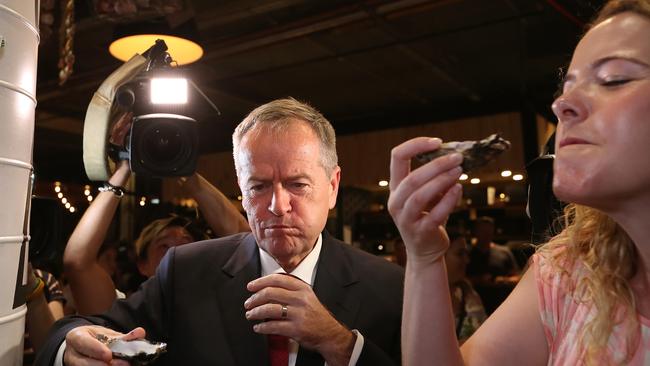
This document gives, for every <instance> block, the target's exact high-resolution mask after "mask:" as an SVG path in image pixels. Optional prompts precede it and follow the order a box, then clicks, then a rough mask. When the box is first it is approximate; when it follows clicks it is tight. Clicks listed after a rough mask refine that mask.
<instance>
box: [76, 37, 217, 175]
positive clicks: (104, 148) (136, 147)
mask: <svg viewBox="0 0 650 366" xmlns="http://www.w3.org/2000/svg"><path fill="white" fill-rule="evenodd" d="M172 62H173V60H172V59H171V57H170V55H169V53H167V45H166V44H165V42H164V41H162V40H157V41H156V42H155V44H154V45H153V46H152V47H151V48H149V49H148V50H147V51H146V52H144V53H143V54H142V55H135V56H134V57H133V58H132V59H130V60H129V61H127V62H126V63H124V65H122V66H121V67H120V68H119V69H117V70H116V71H115V72H113V73H112V74H111V75H110V76H109V77H108V78H107V79H106V80H105V81H104V82H103V83H102V85H101V86H100V88H99V89H98V90H97V92H95V95H94V96H93V100H92V101H91V103H90V105H89V106H88V111H87V113H86V119H85V123H84V166H85V168H86V173H87V175H88V177H89V178H90V179H91V180H107V179H108V177H109V176H110V174H111V166H112V163H111V162H109V161H108V159H107V157H110V158H111V159H112V160H113V161H118V160H124V159H126V160H129V163H130V168H131V171H132V172H134V173H135V174H138V175H144V176H153V177H169V176H188V175H191V174H192V173H194V171H195V170H196V163H197V159H198V147H199V136H198V122H197V121H196V120H195V118H194V117H193V114H192V107H194V105H193V103H192V100H191V98H192V95H194V94H191V93H190V88H189V87H190V86H192V87H193V88H194V90H196V91H197V92H198V93H199V94H200V95H201V96H202V97H203V98H205V99H206V100H207V101H208V103H210V105H211V106H212V107H213V108H214V109H216V106H214V104H212V102H210V100H209V99H208V98H207V97H206V96H205V95H204V94H203V93H201V91H200V90H199V89H198V88H197V87H196V85H194V84H193V83H192V82H191V80H188V79H187V78H185V77H183V74H182V72H181V71H179V69H178V68H177V67H172ZM216 110H217V112H218V109H216ZM125 115H127V116H132V118H125Z"/></svg>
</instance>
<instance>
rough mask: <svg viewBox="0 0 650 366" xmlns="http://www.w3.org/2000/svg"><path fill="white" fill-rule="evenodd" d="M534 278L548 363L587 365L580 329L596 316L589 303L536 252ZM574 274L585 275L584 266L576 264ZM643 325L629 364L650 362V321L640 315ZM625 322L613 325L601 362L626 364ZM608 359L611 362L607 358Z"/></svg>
mask: <svg viewBox="0 0 650 366" xmlns="http://www.w3.org/2000/svg"><path fill="white" fill-rule="evenodd" d="M533 261H534V263H535V264H536V266H535V281H536V283H537V289H538V295H539V312H540V317H541V320H542V325H543V327H544V333H545V334H546V340H547V342H548V347H549V358H548V365H584V364H585V349H584V348H583V347H581V346H580V342H579V331H580V330H581V329H582V328H583V327H584V326H585V324H586V323H587V322H588V321H589V320H591V319H592V318H593V316H594V309H593V306H591V304H590V303H585V302H578V301H576V300H575V299H574V297H573V296H572V293H571V292H570V291H569V290H567V289H568V288H569V283H568V281H569V280H570V279H569V278H567V277H566V276H561V275H560V273H558V271H557V270H555V269H554V268H553V267H552V266H551V264H550V263H549V261H548V260H547V259H546V258H545V257H544V256H543V255H542V254H540V253H537V254H535V255H533ZM569 272H570V273H571V274H572V275H575V276H577V278H579V276H581V275H584V273H585V269H584V267H582V265H581V264H579V263H576V265H575V266H574V268H572V269H571V270H570V271H569ZM638 320H639V323H640V325H641V338H640V344H639V347H638V348H637V350H636V352H635V353H634V356H633V358H632V359H631V361H630V362H629V363H626V364H627V365H650V320H648V319H646V318H644V317H642V316H641V315H638ZM626 332H627V329H625V328H624V325H618V326H616V327H614V330H613V332H612V334H611V336H610V339H609V344H608V349H607V354H606V355H604V356H603V357H604V359H603V360H602V362H599V363H598V364H599V365H607V364H609V363H614V364H623V361H624V357H625V350H626V347H627V344H626V340H625V336H624V335H625V334H626ZM607 359H609V361H608V360H607Z"/></svg>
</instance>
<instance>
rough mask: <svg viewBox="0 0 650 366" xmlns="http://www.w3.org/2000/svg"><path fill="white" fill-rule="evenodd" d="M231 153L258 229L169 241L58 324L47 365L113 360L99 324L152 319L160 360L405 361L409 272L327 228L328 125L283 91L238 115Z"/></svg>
mask: <svg viewBox="0 0 650 366" xmlns="http://www.w3.org/2000/svg"><path fill="white" fill-rule="evenodd" d="M233 155H234V158H235V168H236V171H237V178H238V183H239V186H240V188H241V190H242V196H243V201H242V204H243V207H244V209H245V210H246V213H247V215H248V220H249V224H250V227H251V229H252V233H249V234H237V235H235V236H231V237H227V238H222V239H217V240H210V241H204V242H199V243H195V244H191V245H185V246H183V247H178V248H172V249H170V250H169V251H168V253H167V255H166V256H165V258H164V259H163V261H162V262H161V264H160V266H159V268H158V270H157V273H156V276H154V277H153V278H152V279H150V280H149V281H148V282H146V283H145V284H144V285H143V287H142V288H141V290H140V291H138V292H137V293H135V294H133V295H132V296H131V297H130V298H129V299H127V300H126V301H118V302H116V303H115V304H114V305H113V307H112V309H111V310H110V311H109V312H108V313H106V314H104V315H102V316H99V317H92V318H81V317H77V318H69V319H66V320H65V321H63V322H61V323H58V324H57V326H56V327H55V331H54V332H53V335H52V337H51V339H50V341H49V343H48V344H47V347H46V348H45V349H44V351H43V352H42V353H41V354H40V356H39V359H38V360H37V362H39V364H43V365H50V364H53V363H55V364H56V362H60V359H63V360H64V361H65V364H66V365H68V366H71V365H77V364H85V363H84V362H88V361H103V362H109V361H111V353H110V351H109V350H108V348H107V347H106V346H105V345H103V344H102V343H101V342H99V341H97V339H96V336H97V334H104V335H107V336H109V337H124V339H127V340H130V339H136V338H142V337H144V336H145V329H146V335H147V338H148V339H151V340H155V341H163V342H167V343H168V352H167V353H166V354H164V355H163V356H162V357H161V358H160V359H159V361H160V363H161V364H170V365H181V364H183V365H185V364H188V365H190V364H192V365H269V364H270V365H272V366H275V365H284V366H286V365H289V366H293V365H319V366H320V365H324V364H325V362H326V363H327V364H328V365H330V366H333V365H354V364H356V365H390V364H398V363H399V360H400V346H399V342H400V337H399V333H400V323H401V304H402V286H403V271H402V270H401V269H400V268H399V267H397V266H395V265H392V264H390V263H388V262H386V261H384V260H382V259H380V258H377V257H374V256H371V255H369V254H367V253H364V252H361V251H359V250H357V249H354V248H351V247H350V246H348V245H346V244H344V243H342V242H340V241H338V240H336V239H334V238H332V237H330V236H329V235H328V234H327V233H326V232H324V231H323V230H324V227H325V223H326V220H327V216H328V212H329V210H330V209H331V208H333V207H334V204H335V202H336V196H337V192H338V186H339V181H340V168H339V167H338V162H337V156H336V147H335V137H334V130H333V128H332V126H331V124H330V123H329V122H328V121H327V120H326V119H325V118H324V117H323V116H322V115H321V114H320V113H319V112H318V111H316V110H315V109H314V108H312V107H310V106H308V105H306V104H303V103H300V102H298V101H296V100H294V99H281V100H276V101H273V102H270V103H267V104H265V105H262V106H260V107H258V108H256V109H255V110H254V111H253V112H251V113H250V114H249V115H248V116H247V117H246V118H245V119H244V121H242V123H240V125H239V126H238V127H237V129H236V130H235V133H234V134H233ZM287 274H288V275H287ZM106 327H107V328H106ZM109 328H111V329H109ZM143 328H144V329H143ZM112 329H114V330H112ZM129 330H131V332H129V333H128V334H127V335H125V336H124V335H122V333H119V332H126V331H129ZM64 340H65V343H64V342H63V341H64ZM113 361H116V360H113ZM98 364H101V363H98Z"/></svg>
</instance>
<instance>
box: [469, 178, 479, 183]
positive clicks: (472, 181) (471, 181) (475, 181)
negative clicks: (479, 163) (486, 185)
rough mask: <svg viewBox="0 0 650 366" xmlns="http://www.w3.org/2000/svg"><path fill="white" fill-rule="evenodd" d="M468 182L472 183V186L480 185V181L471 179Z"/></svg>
mask: <svg viewBox="0 0 650 366" xmlns="http://www.w3.org/2000/svg"><path fill="white" fill-rule="evenodd" d="M469 182H470V183H472V184H479V183H481V180H480V179H478V178H472V179H470V180H469Z"/></svg>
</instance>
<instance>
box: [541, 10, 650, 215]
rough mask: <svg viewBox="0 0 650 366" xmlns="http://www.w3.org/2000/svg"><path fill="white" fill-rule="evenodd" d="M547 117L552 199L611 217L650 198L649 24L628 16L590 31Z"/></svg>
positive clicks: (574, 55) (636, 16)
mask: <svg viewBox="0 0 650 366" xmlns="http://www.w3.org/2000/svg"><path fill="white" fill-rule="evenodd" d="M553 112H554V113H555V115H556V116H557V118H558V121H559V123H558V130H557V137H556V146H555V151H556V159H555V165H554V178H553V190H554V192H555V194H556V196H557V197H558V198H560V199H561V200H563V201H569V202H576V203H579V204H583V205H588V206H591V207H595V208H598V209H602V210H605V211H608V210H609V211H612V210H617V209H619V207H617V205H620V204H624V203H625V202H626V201H627V202H630V201H631V200H636V201H638V200H639V199H640V198H641V199H643V198H644V195H647V196H650V190H649V189H648V187H650V159H649V158H648V157H649V156H650V19H648V18H645V17H643V16H641V15H637V14H634V13H630V12H627V13H622V14H618V15H616V16H614V17H612V18H609V19H607V20H605V21H604V22H602V23H600V24H598V25H597V26H596V27H594V28H592V29H591V30H590V31H589V32H588V33H587V34H586V35H585V36H584V38H583V39H582V40H581V41H580V43H579V44H578V46H577V47H576V50H575V52H574V54H573V59H572V60H571V65H570V67H569V70H568V72H567V76H566V80H565V83H564V86H563V94H562V95H561V96H560V97H559V98H558V99H557V100H556V101H555V102H554V103H553Z"/></svg>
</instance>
